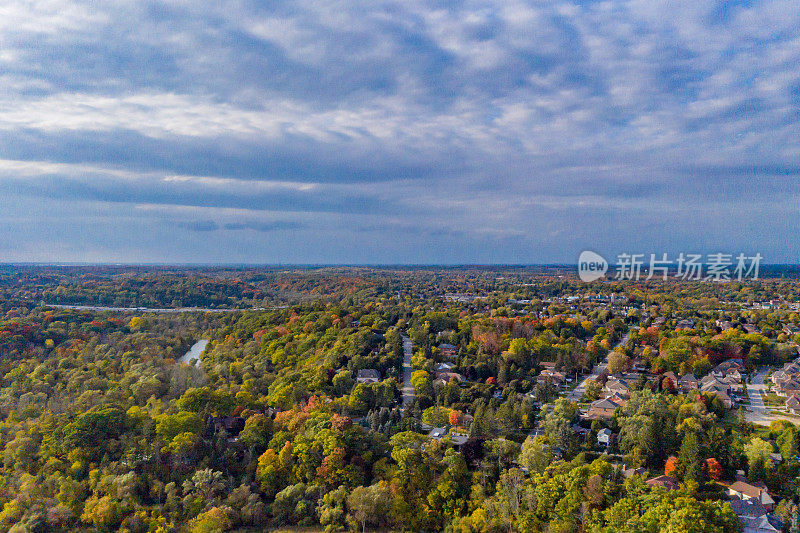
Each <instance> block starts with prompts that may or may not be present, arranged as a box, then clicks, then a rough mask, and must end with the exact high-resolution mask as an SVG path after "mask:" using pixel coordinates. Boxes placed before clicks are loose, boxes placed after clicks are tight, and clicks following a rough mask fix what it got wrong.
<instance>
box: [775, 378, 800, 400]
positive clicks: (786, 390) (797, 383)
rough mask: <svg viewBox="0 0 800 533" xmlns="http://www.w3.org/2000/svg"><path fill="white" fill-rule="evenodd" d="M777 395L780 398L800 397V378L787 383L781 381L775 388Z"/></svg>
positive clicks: (788, 380)
mask: <svg viewBox="0 0 800 533" xmlns="http://www.w3.org/2000/svg"><path fill="white" fill-rule="evenodd" d="M775 394H777V395H778V396H796V395H800V376H796V377H792V378H791V379H787V380H786V381H781V382H780V383H778V385H777V386H776V387H775Z"/></svg>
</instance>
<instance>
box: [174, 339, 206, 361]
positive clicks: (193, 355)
mask: <svg viewBox="0 0 800 533" xmlns="http://www.w3.org/2000/svg"><path fill="white" fill-rule="evenodd" d="M206 346H208V339H200V340H199V341H197V342H196V343H194V344H193V345H192V347H191V348H189V351H188V352H186V354H185V355H184V356H183V357H181V358H180V359H178V362H179V363H187V364H189V363H191V362H192V361H193V360H195V359H200V354H201V353H203V350H205V349H206Z"/></svg>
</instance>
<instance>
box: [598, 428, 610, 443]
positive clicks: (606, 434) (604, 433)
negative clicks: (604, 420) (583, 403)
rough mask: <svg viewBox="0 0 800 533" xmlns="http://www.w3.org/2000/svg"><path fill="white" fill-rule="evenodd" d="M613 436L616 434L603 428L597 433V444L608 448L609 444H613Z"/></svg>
mask: <svg viewBox="0 0 800 533" xmlns="http://www.w3.org/2000/svg"><path fill="white" fill-rule="evenodd" d="M613 435H614V434H613V433H612V432H611V430H610V429H608V428H603V429H601V430H600V431H598V432H597V443H598V444H603V445H605V446H608V445H609V444H611V438H612V437H613Z"/></svg>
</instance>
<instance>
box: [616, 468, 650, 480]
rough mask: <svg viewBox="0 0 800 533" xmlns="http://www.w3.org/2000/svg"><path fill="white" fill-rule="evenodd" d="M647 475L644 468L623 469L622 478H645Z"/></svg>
mask: <svg viewBox="0 0 800 533" xmlns="http://www.w3.org/2000/svg"><path fill="white" fill-rule="evenodd" d="M646 473H647V469H646V468H644V467H643V466H640V467H639V468H623V469H622V477H625V478H629V477H633V476H643V475H645V474H646Z"/></svg>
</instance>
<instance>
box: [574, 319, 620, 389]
mask: <svg viewBox="0 0 800 533" xmlns="http://www.w3.org/2000/svg"><path fill="white" fill-rule="evenodd" d="M631 331H633V330H632V329H631V330H629V331H628V332H627V333H626V334H625V335H623V336H622V338H621V339H620V340H619V342H618V343H617V344H615V345H614V346H613V347H612V348H611V350H609V352H608V353H611V352H612V351H614V348H616V347H617V346H622V345H623V344H625V343H626V342H628V339H629V338H630V337H631ZM607 367H608V355H606V357H605V359H603V360H602V361H600V362H599V363H597V364H596V365H595V367H594V368H593V369H592V373H591V375H589V376H588V377H587V378H586V379H584V380H583V381H581V382H580V384H579V385H578V386H577V387H575V388H574V389H573V390H572V392H571V393H570V395H569V396H568V399H569V400H571V401H573V402H577V401H580V399H581V398H583V393H584V392H585V391H586V384H587V383H589V380H590V379H593V380H596V379H597V377H598V376H599V375H600V374H602V373H603V371H604V370H605V369H606V368H607Z"/></svg>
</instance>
